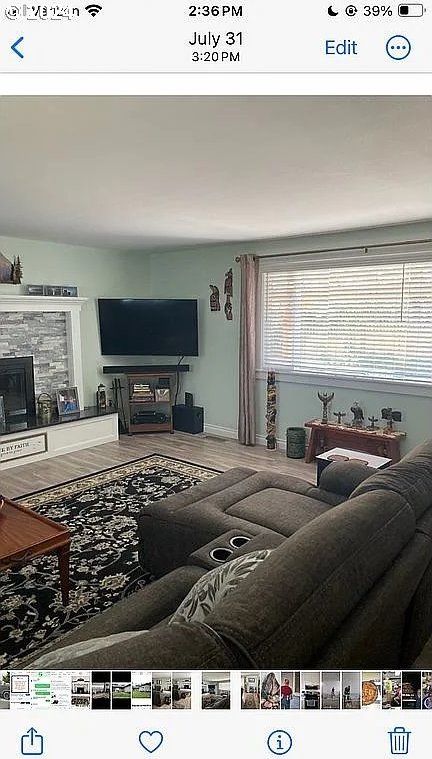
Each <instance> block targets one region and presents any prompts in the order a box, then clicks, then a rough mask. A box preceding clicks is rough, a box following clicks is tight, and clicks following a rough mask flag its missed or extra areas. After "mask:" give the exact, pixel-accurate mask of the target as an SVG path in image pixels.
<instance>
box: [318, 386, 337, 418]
mask: <svg viewBox="0 0 432 759" xmlns="http://www.w3.org/2000/svg"><path fill="white" fill-rule="evenodd" d="M317 395H318V398H319V399H320V401H321V403H322V405H323V412H322V419H321V424H328V407H329V404H330V403H331V402H332V400H333V398H334V393H318V394H317Z"/></svg>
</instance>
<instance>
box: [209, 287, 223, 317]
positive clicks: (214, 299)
mask: <svg viewBox="0 0 432 759" xmlns="http://www.w3.org/2000/svg"><path fill="white" fill-rule="evenodd" d="M209 287H210V290H211V293H210V311H220V310H221V307H220V300H219V288H218V287H216V285H209Z"/></svg>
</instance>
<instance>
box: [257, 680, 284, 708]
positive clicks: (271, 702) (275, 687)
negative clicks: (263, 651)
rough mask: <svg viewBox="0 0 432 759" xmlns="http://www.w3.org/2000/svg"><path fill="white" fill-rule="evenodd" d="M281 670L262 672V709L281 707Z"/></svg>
mask: <svg viewBox="0 0 432 759" xmlns="http://www.w3.org/2000/svg"><path fill="white" fill-rule="evenodd" d="M280 680H281V675H280V672H261V709H280Z"/></svg>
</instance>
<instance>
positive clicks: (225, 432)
mask: <svg viewBox="0 0 432 759" xmlns="http://www.w3.org/2000/svg"><path fill="white" fill-rule="evenodd" d="M204 432H206V433H207V434H208V435H214V436H215V437H225V438H228V439H229V440H238V435H237V430H233V429H230V428H229V427H218V426H217V425H216V424H206V425H204ZM256 442H257V445H267V440H266V438H265V436H264V435H257V439H256ZM285 445H286V441H285V440H284V439H283V438H280V439H279V438H278V440H277V447H278V448H282V449H285Z"/></svg>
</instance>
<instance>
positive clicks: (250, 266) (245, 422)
mask: <svg viewBox="0 0 432 759" xmlns="http://www.w3.org/2000/svg"><path fill="white" fill-rule="evenodd" d="M240 272H241V290H240V355H239V359H240V360H239V364H240V372H239V373H240V377H239V382H240V386H239V416H238V439H239V441H240V443H243V445H255V443H256V429H255V369H256V356H255V341H256V299H257V287H258V259H257V258H256V257H255V256H240Z"/></svg>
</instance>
